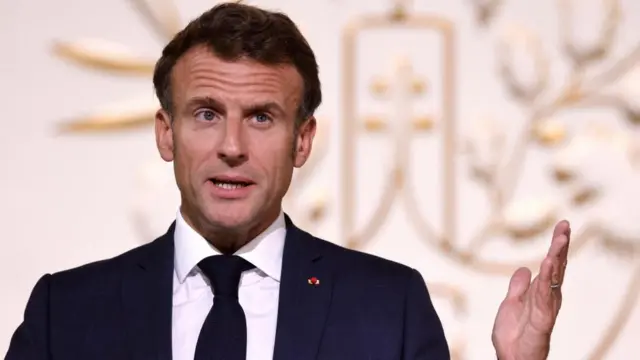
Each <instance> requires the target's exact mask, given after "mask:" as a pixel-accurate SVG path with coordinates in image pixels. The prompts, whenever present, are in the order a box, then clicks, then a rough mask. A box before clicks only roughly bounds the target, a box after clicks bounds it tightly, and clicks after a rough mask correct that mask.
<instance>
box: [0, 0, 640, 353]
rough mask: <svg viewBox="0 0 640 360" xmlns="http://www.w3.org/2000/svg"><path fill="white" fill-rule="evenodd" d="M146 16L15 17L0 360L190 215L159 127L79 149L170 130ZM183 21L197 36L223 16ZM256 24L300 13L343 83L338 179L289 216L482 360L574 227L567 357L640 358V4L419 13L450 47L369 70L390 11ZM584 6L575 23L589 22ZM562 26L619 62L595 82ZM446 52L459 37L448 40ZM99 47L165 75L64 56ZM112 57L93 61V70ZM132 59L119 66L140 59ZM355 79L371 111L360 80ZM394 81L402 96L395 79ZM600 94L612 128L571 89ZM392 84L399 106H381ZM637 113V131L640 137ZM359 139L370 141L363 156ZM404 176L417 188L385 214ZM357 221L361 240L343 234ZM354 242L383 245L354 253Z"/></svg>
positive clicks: (327, 3)
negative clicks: (103, 272)
mask: <svg viewBox="0 0 640 360" xmlns="http://www.w3.org/2000/svg"><path fill="white" fill-rule="evenodd" d="M149 2H151V0H149ZM164 2H165V1H161V0H157V1H156V2H155V3H156V6H160V5H161V4H162V3H164ZM133 3H135V1H127V0H117V1H101V2H95V1H94V2H90V1H85V0H61V1H45V0H28V1H11V2H10V1H8V0H7V1H2V2H0V26H1V28H0V30H2V31H0V44H2V49H3V50H2V55H1V57H2V61H1V62H0V71H1V72H2V74H1V75H2V76H1V78H2V87H1V88H0V91H1V92H2V96H0V99H1V100H0V101H1V102H2V106H1V109H2V119H3V127H2V129H3V131H2V132H0V137H1V140H0V146H1V147H2V151H1V152H0V154H1V156H2V165H3V176H2V177H1V178H0V192H1V193H0V199H2V201H1V202H0V219H2V222H1V224H2V229H3V230H2V235H3V236H2V238H3V247H2V248H3V250H2V251H1V252H0V284H1V287H2V289H3V290H2V296H1V297H0V299H1V301H2V306H1V307H0V319H1V320H0V353H4V352H5V351H6V347H7V345H8V342H9V338H10V336H11V334H12V332H13V330H14V329H15V327H16V326H17V325H18V323H19V322H20V320H21V316H22V311H23V308H24V305H25V302H26V300H27V297H28V295H29V292H30V290H31V288H32V286H33V285H34V283H35V281H36V280H37V278H38V277H40V276H41V275H42V274H43V273H46V272H54V271H58V270H62V269H66V268H69V267H73V266H77V265H80V264H83V263H86V262H89V261H93V260H97V259H102V258H106V257H110V256H113V255H116V254H118V253H120V252H122V251H125V250H127V249H129V248H131V247H134V246H137V245H139V244H142V243H144V242H146V241H149V240H151V239H152V238H153V237H155V236H157V235H159V234H161V232H163V231H164V230H165V229H166V227H167V226H168V225H169V223H170V222H171V221H172V218H173V216H174V213H175V211H176V206H177V201H176V199H177V197H176V189H175V185H174V183H173V179H172V174H171V168H170V166H169V165H166V164H163V163H162V162H161V160H160V159H159V157H158V156H157V154H156V151H155V148H154V142H153V134H152V128H151V127H150V126H149V125H146V126H142V127H140V128H138V129H131V130H123V131H119V132H106V133H91V132H86V133H82V134H77V133H76V134H64V135H60V134H59V133H58V132H57V131H58V130H57V127H59V126H60V124H62V123H63V122H64V121H66V120H71V119H78V118H82V117H83V116H89V115H92V114H98V115H105V114H112V112H113V111H116V110H117V111H118V112H116V113H115V114H120V115H122V114H124V115H128V114H134V116H133V117H134V118H135V117H136V116H135V114H136V112H141V114H142V115H139V116H138V117H141V118H142V119H143V120H146V119H150V118H148V117H146V118H145V114H146V113H145V111H149V109H150V110H151V111H152V110H153V107H154V106H155V99H154V98H153V92H152V86H151V81H150V76H149V73H148V71H147V70H148V67H149V65H152V64H153V60H155V58H156V57H157V56H158V54H159V51H160V49H161V47H162V45H163V42H164V41H166V35H160V34H159V33H158V32H154V29H153V26H152V23H151V22H149V21H146V20H147V19H145V17H144V16H143V15H141V13H140V12H137V11H136V7H135V6H133V5H132V4H133ZM176 3H179V4H180V5H179V6H177V8H178V10H179V12H178V13H177V15H178V16H179V20H180V22H181V23H184V22H185V21H187V20H188V19H190V18H192V17H194V16H196V15H197V14H198V13H199V12H200V11H202V10H204V9H205V8H206V7H207V6H209V5H210V4H211V1H204V0H191V1H180V2H178V1H176ZM252 3H254V4H260V5H263V6H266V7H270V8H279V9H282V10H284V11H286V12H287V13H288V14H290V15H291V16H292V17H293V19H294V20H295V21H296V22H298V23H299V24H300V26H301V27H302V29H303V31H304V32H305V34H306V35H307V36H308V38H309V41H310V43H311V45H312V46H313V48H314V49H315V51H316V54H317V57H318V60H319V62H320V66H321V77H322V82H323V88H324V94H325V97H324V98H325V101H324V104H323V105H322V107H321V109H320V110H319V114H318V115H319V118H320V119H321V122H322V126H323V127H322V132H321V139H320V140H319V141H320V143H321V144H318V145H317V148H316V153H315V156H316V158H315V160H316V161H317V162H318V165H317V166H315V167H314V166H309V167H308V169H307V170H306V171H311V172H310V173H309V174H308V178H307V179H302V178H300V179H298V183H297V184H296V185H295V186H294V188H293V189H292V194H291V197H290V198H289V199H288V200H289V201H288V204H287V210H288V211H289V212H290V213H291V214H292V215H293V217H294V219H295V220H296V221H297V222H298V223H299V224H300V225H302V226H304V227H305V228H307V229H309V230H312V231H314V232H315V233H316V234H318V235H320V236H324V237H326V238H328V239H330V240H331V241H334V242H337V243H341V244H345V245H347V244H348V239H349V238H352V239H355V240H354V241H356V242H355V243H351V245H352V246H355V245H358V246H359V247H360V248H361V249H363V250H365V251H368V252H372V253H375V254H380V255H382V256H385V257H387V258H391V259H394V260H398V261H400V262H403V263H405V264H408V265H411V266H414V267H416V268H418V269H419V270H420V271H421V272H422V273H423V274H424V276H425V278H426V279H427V280H428V282H429V283H430V284H431V285H430V286H431V289H432V292H433V295H434V298H435V299H436V305H437V307H438V310H439V312H440V314H441V316H442V319H443V321H444V322H445V326H446V330H447V335H448V337H449V339H450V342H451V344H452V346H454V347H455V348H456V349H457V351H460V354H462V356H461V357H460V358H461V359H490V358H491V355H492V348H491V344H490V331H491V326H492V322H493V317H494V315H495V311H496V309H497V306H498V304H499V302H500V300H501V299H502V297H503V294H504V293H505V291H506V286H507V282H508V275H509V274H510V273H511V271H513V270H514V266H516V265H519V264H524V265H529V264H534V265H535V264H536V262H537V261H539V260H540V259H541V258H542V256H543V255H544V252H545V250H546V247H547V244H548V240H549V236H550V229H549V224H552V223H553V222H554V221H555V220H558V219H560V218H563V217H565V218H568V219H570V220H571V221H572V223H573V229H574V242H575V246H574V250H575V251H574V253H573V254H572V258H571V261H570V270H569V272H568V275H567V277H568V278H567V282H566V285H565V294H566V295H565V299H566V300H565V305H564V307H563V310H562V314H561V316H560V319H559V322H558V325H557V329H556V331H555V334H554V337H553V351H552V356H551V358H552V359H562V360H565V359H614V360H619V359H634V358H637V355H632V354H633V353H634V352H635V351H639V350H640V346H639V345H638V340H637V339H638V338H639V336H640V312H639V310H638V308H640V307H638V306H637V305H638V304H639V300H638V295H639V292H640V256H638V254H637V252H638V251H640V225H639V224H640V221H638V219H640V218H639V216H640V215H639V214H640V211H639V210H640V205H638V204H640V202H639V200H640V188H639V187H638V185H637V184H638V183H640V182H639V180H640V133H639V131H640V129H639V128H638V127H639V126H640V63H638V60H639V59H640V50H638V47H639V46H640V35H639V34H640V25H639V24H640V3H638V2H637V1H636V0H620V1H613V0H611V1H601V0H572V1H569V0H567V1H564V2H563V1H555V0H540V1H527V0H503V1H501V0H494V1H492V0H455V1H445V0H438V1H435V0H434V1H415V3H416V4H414V5H413V13H414V14H417V15H419V17H420V19H421V20H416V25H419V26H422V25H426V26H431V27H432V30H431V31H426V32H419V31H417V30H416V31H392V32H389V31H386V32H385V31H380V30H376V31H371V32H369V33H367V34H365V35H363V36H362V37H360V38H359V43H358V45H357V46H356V47H355V52H356V53H357V54H358V56H357V59H356V63H355V65H352V66H345V64H347V63H348V62H349V59H345V57H348V54H349V51H345V46H344V45H343V43H342V41H343V39H344V37H345V36H346V35H345V34H347V33H349V31H355V30H354V29H356V25H355V24H360V25H367V24H371V23H372V22H373V23H375V22H376V20H375V19H373V18H372V17H376V16H381V17H384V14H385V13H386V12H388V9H389V8H390V4H391V1H390V0H375V1H371V0H369V1H359V0H358V1H356V0H316V1H293V0H255V1H252ZM489 3H496V4H498V6H497V8H496V11H495V13H494V14H493V16H489V17H488V19H487V21H486V22H485V23H482V22H478V21H476V14H477V9H478V8H477V7H476V6H475V5H474V4H489ZM562 3H568V4H569V5H571V6H570V9H568V10H567V11H568V12H566V11H565V12H562V11H561V10H562V7H561V6H560V4H562ZM603 4H604V5H603ZM612 4H613V5H612ZM615 4H618V6H619V9H618V11H617V12H616V11H615ZM565 10H566V9H565ZM166 13H167V14H168V15H169V16H164V17H163V16H160V17H162V18H163V19H168V20H167V24H170V23H171V21H170V19H171V16H173V15H176V13H174V12H172V11H171V10H168V12H166ZM158 14H159V15H162V14H165V12H163V11H158V12H157V15H158ZM417 15H416V16H417ZM363 16H369V18H368V19H369V20H364V18H362V17H363ZM359 19H360V20H359ZM603 19H604V20H603ZM561 25H565V26H566V28H568V29H569V35H570V36H569V37H568V38H569V40H570V43H571V44H577V45H576V46H577V49H578V50H580V51H582V50H584V49H588V48H593V47H594V46H596V45H597V44H598V43H599V42H600V40H599V39H602V42H601V43H602V46H603V47H604V48H605V50H607V51H606V53H605V54H604V57H603V58H602V59H598V60H597V61H594V62H589V63H588V64H586V66H585V67H584V71H583V72H581V71H579V70H577V68H576V67H575V66H573V63H572V60H571V57H570V56H569V55H568V53H567V52H566V51H565V49H566V48H567V47H566V46H565V45H564V43H563V40H564V39H566V38H567V37H566V36H565V35H566V33H567V32H566V31H565V30H566V28H563V27H562V26H561ZM168 28H169V31H171V30H170V28H171V27H170V26H168ZM347 29H350V30H347ZM434 29H435V30H434ZM438 29H439V30H438ZM442 33H446V34H450V35H451V34H453V35H452V36H445V39H447V40H446V41H442V37H440V34H442ZM84 39H94V40H96V39H98V40H101V41H109V42H111V43H114V44H117V45H118V46H120V47H123V48H124V50H125V51H130V52H131V56H134V57H135V56H137V57H140V58H142V59H150V62H148V64H147V66H146V67H144V66H142V70H141V71H140V72H139V73H135V74H133V73H130V74H126V73H122V72H120V73H118V72H117V71H116V72H107V71H104V70H100V69H94V68H90V67H87V66H81V65H80V64H78V63H77V62H73V61H71V60H69V58H68V57H65V56H57V55H55V54H54V52H53V46H54V44H55V43H59V42H74V41H83V40H84ZM450 40H452V41H453V42H449V41H450ZM100 44H102V43H97V42H96V41H92V42H88V43H87V42H84V43H81V45H79V46H80V49H82V50H83V51H85V52H87V51H90V50H91V49H94V47H95V46H98V45H100ZM100 46H101V47H100ZM100 46H99V47H98V50H100V49H102V50H101V51H104V49H106V48H105V47H104V45H100ZM449 46H450V47H449ZM346 48H349V47H348V46H347V47H346ZM352 48H353V47H352ZM58 49H60V48H58ZM66 49H67V50H69V48H66ZM109 49H111V48H109ZM443 49H449V50H451V52H450V53H447V52H446V51H443ZM634 49H635V52H633V51H634ZM347 50H348V49H347ZM112 51H114V52H115V51H117V52H115V53H114V54H119V55H117V56H118V59H120V58H122V57H123V56H125V58H126V56H127V55H126V53H125V54H123V53H121V52H120V51H121V50H119V49H113V50H112ZM629 54H632V55H631V56H628V55H629ZM114 56H116V55H114ZM625 59H627V60H625ZM500 64H503V65H504V66H505V67H506V68H507V69H510V70H511V74H512V75H513V76H512V77H510V76H506V75H505V72H504V71H502V72H501V71H500V69H501V66H500ZM636 64H639V65H636ZM349 69H352V71H350V70H349ZM353 71H355V74H354V72H353ZM410 71H413V74H411V73H410ZM572 74H573V75H572ZM354 75H355V78H356V81H355V82H354V83H353V88H354V89H355V92H354V93H351V94H350V93H348V92H347V90H348V88H349V85H348V83H347V81H348V79H350V78H351V76H354ZM380 76H382V77H386V80H384V79H381V80H375V79H378V77H380ZM581 78H582V79H584V83H583V84H584V85H583V86H584V89H585V91H590V92H592V93H593V94H596V95H594V96H593V97H591V98H590V99H587V100H586V102H588V103H589V104H590V105H591V106H590V107H582V108H581V107H577V105H578V104H577V103H574V102H572V101H573V100H576V99H577V100H580V99H581V98H580V92H579V91H573V92H566V91H565V90H563V89H567V88H568V84H569V81H571V79H574V80H575V79H581ZM419 81H423V83H420V82H419ZM372 83H374V84H375V86H374V87H377V88H379V89H382V88H386V89H387V93H386V95H380V96H374V95H372V94H371V91H370V87H371V84H372ZM575 83H576V84H580V82H578V81H576V82H575ZM509 84H511V85H513V86H516V87H517V86H521V87H522V86H524V88H526V89H528V90H535V89H536V84H540V87H539V88H540V89H541V92H540V94H539V97H537V98H536V99H535V100H534V101H529V100H528V99H521V100H518V99H516V98H514V97H513V96H512V95H513V94H512V93H511V92H510V91H509ZM402 85H406V86H402ZM421 87H422V88H423V90H424V91H423V92H417V93H415V94H412V93H411V91H406V89H409V90H410V89H412V88H415V89H420V88H421ZM562 94H565V95H566V96H564V101H563V100H561V99H562V98H563V95H562ZM567 94H568V95H567ZM590 94H591V93H590ZM350 99H356V100H357V101H353V102H352V101H351V100H350ZM620 104H627V105H628V106H626V107H622V108H620V106H617V105H620ZM616 106H617V107H616ZM621 110H623V111H621ZM123 111H124V112H123ZM625 111H626V113H627V114H630V115H635V117H636V118H635V120H636V121H635V125H634V124H633V122H632V121H630V118H631V117H633V116H630V117H624V116H623V115H624V114H625ZM367 119H368V120H369V122H366V124H365V125H367V126H363V121H364V120H367ZM372 119H373V120H372ZM375 119H378V120H385V121H386V125H387V127H386V130H385V131H380V132H377V133H376V132H371V131H366V129H375V128H377V127H376V124H377V122H376V121H374V120H375ZM416 119H417V120H416ZM134 120H135V119H134ZM346 124H353V125H355V128H357V129H358V131H357V137H356V136H355V135H353V136H351V137H349V141H346V142H345V143H343V142H341V135H342V134H344V132H345V126H346ZM416 124H417V125H416ZM531 134H534V135H531ZM536 134H537V135H536ZM398 139H399V140H398ZM322 143H324V145H325V148H326V149H327V150H326V151H324V153H323V151H322V148H323V146H320V145H322ZM349 151H354V154H355V155H354V159H355V160H354V166H353V167H351V169H352V170H353V172H354V174H355V177H351V179H352V180H354V179H355V180H354V181H355V183H354V184H353V185H352V186H353V187H352V189H353V191H352V192H351V193H352V194H355V200H354V201H349V200H348V197H347V196H346V195H347V194H348V191H346V190H345V188H344V184H345V183H346V182H344V181H343V178H344V177H348V174H347V173H345V172H344V171H343V170H342V168H341V165H342V164H343V163H342V161H343V159H344V157H345V154H347V153H348V152H349ZM394 169H395V170H394ZM445 174H447V175H446V176H445ZM474 174H475V175H474ZM298 175H303V174H298ZM398 175H400V176H398ZM447 176H448V177H447ZM558 176H559V177H560V178H561V179H564V180H563V181H558V180H557V177H558ZM394 177H397V178H398V179H401V180H403V181H396V183H392V185H391V186H390V188H391V189H394V190H393V192H391V193H389V194H388V196H385V195H383V189H384V188H385V185H386V184H387V183H390V181H389V179H393V178H394ZM447 179H454V180H455V181H449V180H447ZM483 179H484V180H483ZM492 179H493V180H492ZM403 185H405V186H403ZM407 195H408V196H407ZM588 195H591V196H588ZM407 200H414V202H411V201H407ZM349 204H351V210H349V209H350V208H349V206H348V205H349ZM412 205H415V206H416V208H417V209H418V210H417V211H416V210H415V209H413V208H411V206H412ZM315 206H321V208H319V209H320V210H323V212H322V214H324V216H321V217H320V219H319V220H318V221H316V222H314V221H310V220H309V218H310V216H309V214H311V213H312V212H313V211H312V210H313V208H314V207H315ZM378 209H381V210H389V212H388V216H386V217H381V218H375V217H374V215H375V214H374V212H375V211H376V210H378ZM412 214H413V215H417V216H408V215H412ZM418 214H419V215H418ZM349 216H351V217H352V218H353V221H354V224H355V225H354V227H353V228H352V229H351V231H349V229H348V228H347V227H346V224H345V223H346V221H341V219H343V220H344V219H348V218H349ZM372 219H373V220H372ZM370 223H373V224H374V225H376V224H378V225H380V226H379V227H378V228H376V227H375V226H374V227H373V228H371V227H369V225H368V224H370ZM419 226H422V228H420V227H419ZM367 231H369V233H367ZM354 234H356V235H361V236H362V237H352V236H348V235H354ZM367 234H371V235H367ZM364 240H368V242H367V243H366V244H365V243H362V241H364ZM443 241H448V243H446V244H445V243H443ZM534 270H535V269H534Z"/></svg>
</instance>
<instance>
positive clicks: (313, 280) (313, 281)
mask: <svg viewBox="0 0 640 360" xmlns="http://www.w3.org/2000/svg"><path fill="white" fill-rule="evenodd" d="M307 281H308V282H309V285H316V286H317V285H320V279H318V278H317V277H315V276H312V277H310V278H309V280H307Z"/></svg>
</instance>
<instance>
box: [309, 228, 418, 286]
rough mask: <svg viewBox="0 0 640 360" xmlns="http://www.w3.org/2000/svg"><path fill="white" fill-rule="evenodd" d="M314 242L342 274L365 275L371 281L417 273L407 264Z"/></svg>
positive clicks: (320, 241) (409, 275)
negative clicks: (343, 272) (344, 272)
mask: <svg viewBox="0 0 640 360" xmlns="http://www.w3.org/2000/svg"><path fill="white" fill-rule="evenodd" d="M314 241H316V242H317V243H318V245H319V246H320V247H321V248H323V249H324V251H325V253H326V254H327V255H328V256H330V257H331V258H332V260H333V261H335V266H336V267H337V269H336V270H338V271H340V272H342V271H346V272H349V273H353V274H356V275H365V276H366V277H367V278H371V279H376V278H378V279H379V278H408V277H411V276H413V274H414V272H415V271H416V270H414V269H413V268H411V267H409V266H407V265H405V264H402V263H399V262H396V261H393V260H389V259H385V258H383V257H381V256H377V255H374V254H370V253H366V252H363V251H360V250H354V249H349V248H346V247H344V246H342V245H339V244H336V243H333V242H330V241H327V240H324V239H320V238H316V237H314Z"/></svg>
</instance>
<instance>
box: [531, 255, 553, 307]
mask: <svg viewBox="0 0 640 360" xmlns="http://www.w3.org/2000/svg"><path fill="white" fill-rule="evenodd" d="M552 273H553V261H552V260H551V258H549V257H546V258H545V259H544V260H543V261H542V264H540V273H539V274H538V277H537V278H536V281H535V282H536V286H535V289H534V290H535V292H536V293H537V294H539V295H541V296H542V297H548V296H549V295H550V294H551V284H552Z"/></svg>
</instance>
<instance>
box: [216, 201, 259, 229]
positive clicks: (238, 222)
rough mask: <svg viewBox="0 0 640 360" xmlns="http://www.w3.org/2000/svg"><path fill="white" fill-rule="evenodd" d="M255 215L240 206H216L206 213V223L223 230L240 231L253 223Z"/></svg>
mask: <svg viewBox="0 0 640 360" xmlns="http://www.w3.org/2000/svg"><path fill="white" fill-rule="evenodd" d="M255 215H256V214H255V213H254V212H252V211H249V210H247V209H243V208H242V207H240V206H233V205H218V206H216V208H215V209H210V211H207V215H206V219H207V221H208V222H209V223H210V224H211V225H213V226H215V227H221V228H224V229H241V228H244V227H246V226H250V225H252V224H253V223H254V222H255V220H256V219H255Z"/></svg>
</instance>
